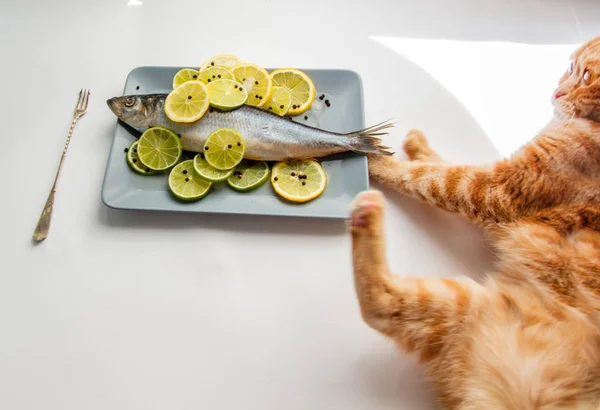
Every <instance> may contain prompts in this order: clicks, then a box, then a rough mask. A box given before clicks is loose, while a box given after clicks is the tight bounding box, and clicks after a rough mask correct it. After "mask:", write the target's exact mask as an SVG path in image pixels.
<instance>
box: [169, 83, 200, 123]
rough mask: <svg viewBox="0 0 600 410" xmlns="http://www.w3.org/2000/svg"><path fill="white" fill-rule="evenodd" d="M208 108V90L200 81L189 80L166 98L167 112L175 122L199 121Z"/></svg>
mask: <svg viewBox="0 0 600 410" xmlns="http://www.w3.org/2000/svg"><path fill="white" fill-rule="evenodd" d="M206 110H208V91H207V89H206V86H205V85H204V84H203V83H202V82H200V81H187V82H185V83H183V84H181V85H180V86H178V87H177V88H175V89H174V90H173V91H171V92H170V93H169V95H168V96H167V98H166V99H165V114H167V117H169V119H170V120H171V121H174V122H186V123H188V122H194V121H198V120H199V119H200V118H202V116H203V115H204V113H205V112H206Z"/></svg>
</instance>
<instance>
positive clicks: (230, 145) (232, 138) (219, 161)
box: [204, 128, 246, 170]
mask: <svg viewBox="0 0 600 410" xmlns="http://www.w3.org/2000/svg"><path fill="white" fill-rule="evenodd" d="M244 152H246V144H245V143H244V139H243V138H242V136H241V135H240V134H239V133H238V132H237V131H236V130H234V129H231V128H219V129H218V130H215V131H213V132H212V133H211V134H210V135H209V136H208V138H207V139H206V142H205V143H204V159H205V160H206V162H208V164H209V165H211V166H212V167H213V168H216V169H219V170H229V169H231V168H233V167H235V166H236V165H237V164H239V163H240V162H241V161H242V158H244Z"/></svg>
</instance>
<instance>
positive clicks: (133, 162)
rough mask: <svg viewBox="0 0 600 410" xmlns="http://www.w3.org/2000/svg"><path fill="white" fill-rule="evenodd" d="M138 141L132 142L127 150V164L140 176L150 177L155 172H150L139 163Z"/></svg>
mask: <svg viewBox="0 0 600 410" xmlns="http://www.w3.org/2000/svg"><path fill="white" fill-rule="evenodd" d="M137 146H138V141H133V144H131V145H130V146H129V148H127V164H128V165H129V167H130V168H131V169H132V170H133V172H136V173H138V174H140V175H152V174H154V173H155V172H156V171H153V170H151V169H150V168H148V167H147V166H145V165H144V164H142V161H140V157H139V155H138V152H137Z"/></svg>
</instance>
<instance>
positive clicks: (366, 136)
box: [106, 94, 394, 161]
mask: <svg viewBox="0 0 600 410" xmlns="http://www.w3.org/2000/svg"><path fill="white" fill-rule="evenodd" d="M166 98H167V94H141V95H125V96H119V97H113V98H110V99H108V100H107V101H106V103H107V105H108V107H109V108H110V109H111V111H112V112H113V113H114V114H115V115H116V116H117V117H118V119H119V120H121V121H122V122H123V123H125V124H126V125H128V126H130V127H132V128H133V129H135V130H137V131H139V132H144V131H145V130H147V129H149V128H152V127H156V126H160V127H165V128H167V129H169V130H171V131H173V132H175V133H177V134H178V135H179V136H180V138H181V145H182V148H183V149H184V150H186V151H191V152H201V151H203V149H204V142H205V141H206V139H207V138H208V136H209V135H210V134H211V132H213V131H214V130H216V129H219V128H233V129H235V130H237V131H238V132H239V133H240V134H241V135H242V137H243V138H244V141H245V143H246V152H245V154H244V157H245V158H247V159H251V160H258V161H287V160H291V159H309V158H315V159H316V158H322V157H326V156H330V155H333V154H338V153H342V152H349V151H351V152H356V153H362V154H376V155H393V154H394V152H392V151H391V148H390V147H387V146H385V145H383V144H382V140H381V138H380V137H382V136H383V135H387V132H386V130H387V129H388V128H391V127H393V126H394V124H393V123H390V121H389V120H388V121H384V122H382V123H380V124H377V125H374V126H372V127H368V128H364V129H361V130H357V131H354V132H350V133H346V134H341V133H337V132H331V131H326V130H323V129H320V128H316V127H312V126H309V125H305V124H302V123H299V122H296V121H290V119H289V118H286V117H281V116H279V115H277V114H274V113H271V112H269V111H267V110H265V109H262V108H257V107H253V106H249V105H243V106H241V107H239V108H236V109H234V110H229V111H220V110H217V109H213V108H211V109H210V110H209V111H207V112H206V113H205V114H204V116H203V117H202V118H200V119H199V120H197V121H195V122H193V123H177V122H173V121H171V120H170V119H169V118H168V117H167V115H166V114H165V112H164V103H165V99H166Z"/></svg>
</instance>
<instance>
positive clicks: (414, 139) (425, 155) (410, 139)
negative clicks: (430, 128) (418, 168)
mask: <svg viewBox="0 0 600 410" xmlns="http://www.w3.org/2000/svg"><path fill="white" fill-rule="evenodd" d="M402 148H403V149H404V152H405V153H406V155H408V158H409V159H410V160H411V161H438V160H439V157H438V155H437V154H436V153H435V151H433V150H432V149H431V147H430V146H429V141H428V140H427V137H426V136H425V135H424V134H423V133H422V132H421V131H419V130H410V131H409V132H408V134H407V135H406V139H405V140H404V146H403V147H402Z"/></svg>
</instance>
